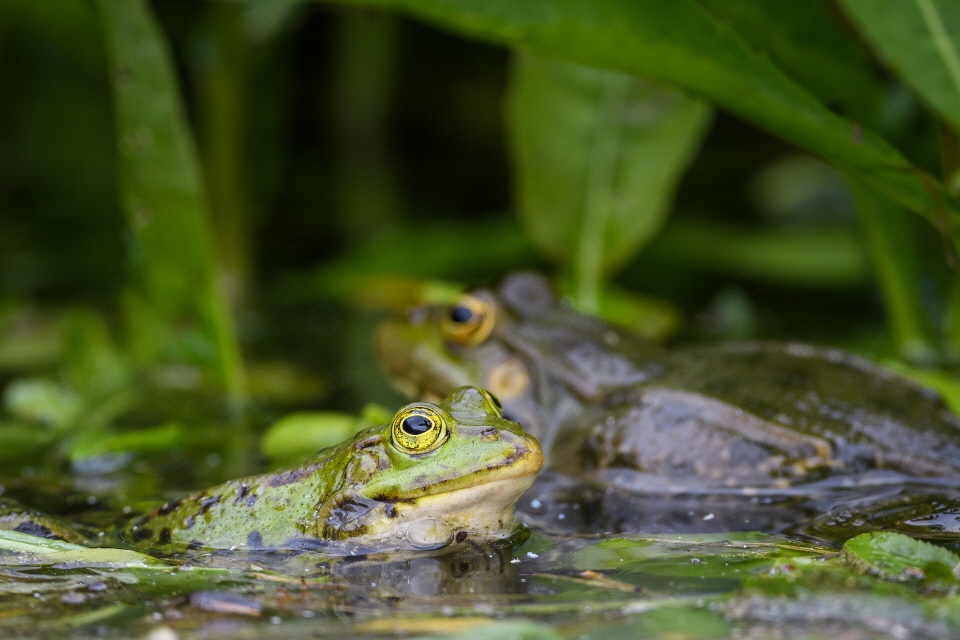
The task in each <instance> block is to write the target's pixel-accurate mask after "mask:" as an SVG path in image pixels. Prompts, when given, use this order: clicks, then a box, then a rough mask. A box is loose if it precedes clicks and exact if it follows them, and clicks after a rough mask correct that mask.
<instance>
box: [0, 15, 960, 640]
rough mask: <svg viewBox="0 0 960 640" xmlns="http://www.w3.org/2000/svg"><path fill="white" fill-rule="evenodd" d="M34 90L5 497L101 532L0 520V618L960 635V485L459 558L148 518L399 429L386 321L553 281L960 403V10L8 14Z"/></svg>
mask: <svg viewBox="0 0 960 640" xmlns="http://www.w3.org/2000/svg"><path fill="white" fill-rule="evenodd" d="M0 77H2V78H3V79H4V82H3V84H4V91H2V92H0V114H2V117H0V393H2V412H0V463H2V464H0V491H2V496H3V498H2V500H3V501H4V502H5V503H6V501H7V500H10V501H11V502H10V504H14V505H16V504H22V505H27V508H28V509H30V510H34V509H36V510H41V511H43V512H45V513H48V514H52V517H53V518H55V519H59V521H61V522H63V523H67V522H69V523H71V524H73V525H74V526H76V527H78V528H79V530H80V531H82V532H84V534H85V536H86V537H85V538H78V539H76V540H70V541H55V540H48V539H44V538H39V537H36V536H30V535H27V534H25V533H22V532H16V531H0V593H3V594H4V597H3V601H2V604H0V633H3V634H8V635H11V636H17V637H28V636H30V635H35V636H38V637H39V636H48V635H58V634H66V633H68V632H69V633H77V634H80V635H90V636H98V637H104V636H106V637H126V636H137V637H149V638H152V639H153V640H161V639H166V638H176V637H184V638H186V637H231V638H232V637H269V636H273V635H276V636H278V637H298V636H304V637H308V636H309V637H313V636H317V635H327V634H334V633H337V634H342V635H346V634H350V635H356V636H369V637H381V636H387V637H389V636H394V635H397V634H398V633H399V634H406V635H410V636H424V637H440V636H442V637H449V636H455V637H460V638H501V637H516V638H558V637H576V638H617V637H624V636H625V635H627V634H629V635H632V636H635V637H662V636H667V635H669V636H670V637H677V638H705V637H718V638H723V637H767V636H769V635H771V634H776V635H778V636H779V637H836V636H837V635H838V634H840V633H844V634H847V635H846V636H845V637H854V638H859V637H893V638H905V637H917V638H922V637H931V638H934V637H945V636H948V635H955V634H957V633H960V631H958V627H960V604H958V603H960V601H958V600H957V596H956V593H957V588H958V586H960V583H958V581H960V569H958V567H960V558H958V557H957V555H956V552H957V551H958V550H960V544H958V542H960V539H958V537H957V536H958V532H960V525H958V521H960V515H958V514H960V497H958V496H956V495H954V494H955V493H956V490H955V488H953V487H950V488H949V489H950V490H949V491H946V492H945V493H944V492H941V493H938V494H937V497H936V498H935V499H934V498H930V499H926V498H924V497H923V496H921V497H920V498H917V496H912V497H911V498H910V500H908V501H907V502H906V503H904V504H901V505H899V506H891V507H889V509H888V510H887V511H885V512H883V513H876V512H866V513H858V512H856V509H853V510H852V511H851V512H850V513H846V512H844V513H840V514H834V515H838V517H835V518H833V519H831V520H819V521H815V524H814V525H812V526H811V527H810V528H807V529H802V528H801V529H796V530H789V528H778V527H774V526H769V527H759V530H758V531H756V532H744V531H735V532H729V531H719V532H718V531H717V530H716V529H710V531H711V532H709V533H704V532H703V530H700V531H690V532H669V533H664V532H654V531H636V532H634V533H630V534H618V535H616V536H609V535H607V536H604V535H588V536H570V535H565V534H559V533H550V530H549V529H548V528H542V527H541V528H538V526H537V523H536V519H534V520H531V527H532V532H530V533H529V534H528V535H526V536H525V537H523V539H522V540H515V541H513V542H514V544H496V545H489V546H488V545H478V546H476V547H474V548H469V549H467V550H460V551H457V552H455V553H442V552H438V553H421V554H412V553H411V554H382V555H380V556H376V555H374V556H367V557H360V558H328V557H323V556H317V555H314V554H293V553H276V552H274V553H268V552H257V553H223V552H218V553H210V552H202V551H199V550H194V551H188V552H183V553H173V554H162V553H151V554H150V555H146V554H144V553H143V552H142V551H143V550H142V549H140V550H136V549H133V548H131V547H130V546H129V545H125V544H124V543H123V541H121V540H119V539H118V538H117V537H116V535H115V531H116V529H117V528H118V527H119V526H121V525H122V524H123V523H124V522H126V521H127V520H128V519H129V518H130V517H131V514H138V513H143V512H145V511H147V510H149V509H150V508H153V507H156V506H158V505H160V504H163V502H164V501H165V500H166V499H169V498H172V497H176V496H181V495H183V494H184V493H185V492H187V491H190V490H196V489H199V488H202V487H207V486H212V485H215V484H218V483H220V482H223V481H225V480H228V479H231V478H236V477H240V476H243V475H247V474H253V473H261V472H265V471H268V470H271V469H275V468H278V467H281V466H283V465H286V464H290V463H291V462H294V461H296V460H298V459H300V458H302V457H303V456H305V455H308V454H310V453H312V452H314V451H316V450H317V449H319V448H322V447H325V446H328V445H331V444H334V443H336V442H339V441H341V440H342V439H344V438H346V437H348V436H350V435H352V434H353V433H355V432H356V431H358V430H360V429H362V428H364V427H366V426H370V425H374V424H379V423H382V422H384V421H386V420H389V419H390V416H392V415H393V412H394V410H395V409H396V408H397V407H398V406H399V405H400V404H401V403H402V399H401V397H400V396H399V395H398V394H397V393H396V392H394V391H392V390H391V388H390V385H389V382H388V380H387V378H386V376H385V375H384V374H383V373H382V371H381V370H380V368H379V366H378V364H377V363H376V361H375V358H374V355H373V351H372V348H371V343H372V336H373V331H374V327H375V326H376V323H377V321H378V319H379V318H380V317H381V316H382V315H383V314H384V313H386V312H395V311H397V310H401V309H405V308H407V307H408V306H410V305H413V304H418V303H423V302H446V301H449V300H452V299H454V298H455V297H456V296H457V295H458V294H459V293H460V292H461V291H463V290H464V289H465V288H467V287H469V286H471V285H474V284H489V283H492V282H496V281H497V280H498V279H500V278H502V277H503V276H504V275H506V274H507V273H510V272H511V271H514V270H517V269H520V268H533V269H536V270H539V271H541V272H543V273H547V274H550V275H551V277H552V278H553V279H554V281H555V283H556V285H557V287H558V288H559V289H560V290H561V291H562V292H563V294H564V296H565V301H566V303H567V304H569V305H570V306H572V307H574V308H576V309H579V310H581V311H584V312H588V313H593V314H598V315H600V316H602V317H604V318H605V319H607V320H609V321H611V322H615V323H617V324H619V325H621V326H624V327H628V328H630V329H631V330H633V331H636V332H638V333H640V334H641V335H643V336H645V337H647V338H649V339H651V340H654V341H657V342H663V343H667V344H670V345H684V344H692V343H700V342H716V341H728V340H743V339H768V338H772V339H778V340H800V341H805V342H814V343H820V344H827V345H831V346H836V347H842V348H844V349H848V350H851V351H853V352H856V353H859V354H863V355H866V356H868V357H871V358H873V359H875V360H877V361H879V362H881V363H882V364H883V365H884V366H886V367H888V368H890V369H892V370H894V371H897V372H899V373H901V374H903V375H906V376H909V377H911V378H913V379H915V380H917V381H919V382H921V383H923V384H926V385H929V386H930V387H932V388H934V389H936V390H937V391H939V392H940V393H941V394H942V395H943V396H944V398H945V400H946V401H947V402H948V404H949V405H950V406H951V407H952V408H953V409H954V410H958V409H960V378H958V377H957V376H958V373H957V372H958V362H960V360H958V359H960V286H958V285H960V274H958V272H957V269H958V265H960V258H958V255H957V247H958V242H960V231H958V229H960V199H958V197H957V193H958V190H960V135H958V129H960V5H958V4H956V3H955V2H953V1H952V0H885V1H884V2H872V3H868V2H863V1H860V0H808V1H806V2H802V3H800V2H795V3H786V2H775V1H772V0H722V1H721V0H671V1H670V2H659V1H657V0H591V1H590V2H579V1H578V0H510V1H501V0H339V1H335V2H306V1H305V0H238V1H213V0H210V1H205V2H194V1H190V0H159V1H155V2H152V3H151V2H147V1H146V0H89V1H88V0H44V1H43V2H37V1H36V0H4V1H3V2H2V3H0ZM951 491H952V492H953V493H951ZM687 499H688V500H689V497H688V498H687ZM694 502H696V501H694ZM756 502H757V501H755V502H754V504H753V505H751V506H748V507H746V508H747V509H753V508H756ZM654 504H655V503H654ZM674 506H676V505H674ZM690 506H691V513H693V509H694V507H696V508H697V509H700V507H701V506H702V507H703V509H702V511H703V512H704V513H703V515H700V511H699V510H698V511H696V518H697V520H698V521H700V522H709V521H710V519H712V518H713V517H714V514H713V512H712V511H709V509H708V508H707V507H706V506H705V505H702V504H701V505H698V504H691V505H690ZM790 506H791V505H790V504H789V503H787V504H786V505H785V508H788V509H789V508H790ZM19 508H20V507H15V508H14V510H16V509H19ZM557 509H559V507H558V506H557V505H547V512H548V513H549V514H550V515H551V516H553V515H556V513H557ZM718 516H719V512H718ZM861 519H867V520H870V521H871V522H872V524H873V525H874V526H873V527H871V528H874V529H888V530H887V531H874V532H870V533H860V531H858V530H857V526H856V525H854V524H853V523H854V522H858V521H861ZM722 522H724V521H723V520H722V519H721V518H718V519H717V520H716V521H715V522H714V524H719V523H722ZM904 523H906V524H904ZM857 534H859V535H857ZM905 534H910V536H912V537H910V536H908V535H905ZM919 538H923V540H920V539H919ZM931 543H935V544H931Z"/></svg>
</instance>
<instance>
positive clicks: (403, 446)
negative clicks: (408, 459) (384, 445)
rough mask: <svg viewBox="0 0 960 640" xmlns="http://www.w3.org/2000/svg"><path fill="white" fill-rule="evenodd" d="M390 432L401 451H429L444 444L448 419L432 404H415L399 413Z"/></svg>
mask: <svg viewBox="0 0 960 640" xmlns="http://www.w3.org/2000/svg"><path fill="white" fill-rule="evenodd" d="M390 432H391V434H392V436H393V444H394V445H395V446H396V447H397V448H398V449H400V450H401V451H405V452H407V453H427V452H429V451H433V450H434V449H436V448H437V447H439V446H440V445H441V444H443V442H444V440H445V439H446V436H447V421H446V420H444V418H443V416H441V415H440V413H439V412H438V411H437V410H436V409H433V408H432V407H430V406H427V405H413V406H410V407H406V408H404V409H401V410H400V411H399V412H398V413H397V415H396V416H395V417H394V418H393V425H392V426H391V429H390Z"/></svg>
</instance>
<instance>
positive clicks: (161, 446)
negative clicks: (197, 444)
mask: <svg viewBox="0 0 960 640" xmlns="http://www.w3.org/2000/svg"><path fill="white" fill-rule="evenodd" d="M185 441H186V430H185V429H184V427H183V426H182V425H180V424H176V423H171V424H165V425H162V426H159V427H147V428H144V429H137V430H135V431H126V432H122V433H102V432H101V433H97V432H94V433H87V434H84V435H81V436H80V437H79V438H77V439H76V440H75V441H74V443H73V445H72V446H71V448H70V459H71V460H72V461H74V462H77V461H79V460H85V459H88V458H93V457H96V456H102V455H108V454H120V453H140V454H151V453H162V452H164V451H169V450H171V449H175V448H177V447H180V446H182V445H183V444H184V442H185Z"/></svg>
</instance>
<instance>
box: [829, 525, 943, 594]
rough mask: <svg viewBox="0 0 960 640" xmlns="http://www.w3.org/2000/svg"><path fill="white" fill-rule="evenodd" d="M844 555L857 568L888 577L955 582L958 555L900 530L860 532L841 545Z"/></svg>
mask: <svg viewBox="0 0 960 640" xmlns="http://www.w3.org/2000/svg"><path fill="white" fill-rule="evenodd" d="M843 558H844V560H845V561H846V562H847V563H849V564H850V565H852V566H853V567H854V568H855V569H857V570H859V571H865V572H869V573H875V574H877V575H879V576H881V577H883V578H887V579H891V580H918V579H925V578H929V579H931V580H933V581H937V582H941V581H946V582H949V583H951V584H958V583H960V580H958V578H957V572H958V571H960V556H957V554H955V553H953V552H952V551H949V550H947V549H944V548H943V547H938V546H936V545H933V544H930V543H929V542H923V541H921V540H914V539H913V538H911V537H909V536H905V535H903V534H902V533H894V532H890V531H880V532H873V533H863V534H860V535H859V536H857V537H855V538H853V539H851V540H847V542H846V543H845V544H844V545H843Z"/></svg>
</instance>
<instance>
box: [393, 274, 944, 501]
mask: <svg viewBox="0 0 960 640" xmlns="http://www.w3.org/2000/svg"><path fill="white" fill-rule="evenodd" d="M475 295H476V297H479V298H481V299H485V300H487V301H489V302H492V303H493V304H494V305H495V307H496V323H495V325H494V328H493V330H492V333H491V334H490V336H489V337H488V338H487V339H486V340H485V341H484V342H482V343H481V344H479V345H477V346H472V347H465V346H456V345H452V344H448V343H447V342H446V341H445V340H444V337H443V335H442V332H441V330H440V323H439V317H440V314H443V313H448V312H449V311H448V310H447V309H437V308H432V309H426V308H424V309H420V310H417V311H415V312H413V313H411V314H410V315H409V316H408V317H407V318H406V319H404V320H402V321H392V322H389V323H386V324H385V325H383V326H382V327H381V329H380V332H379V336H378V341H379V345H378V346H379V351H380V355H381V358H382V360H383V362H384V363H385V365H386V366H387V368H388V370H389V371H390V372H391V373H392V374H393V375H394V376H395V377H396V378H397V380H398V382H399V384H398V387H399V388H401V390H406V391H408V392H413V393H416V394H443V393H445V392H446V391H447V390H448V389H449V388H450V387H451V386H457V385H461V384H478V385H482V386H484V387H485V388H487V389H488V390H490V391H491V392H493V393H495V394H497V395H498V397H499V398H500V400H501V401H502V403H503V406H504V411H505V414H506V415H507V416H510V417H513V418H515V419H517V420H519V421H520V422H522V423H523V425H524V426H525V427H526V428H527V429H528V430H530V431H531V433H533V434H534V435H535V436H536V437H537V438H539V440H540V442H541V444H542V445H543V448H544V451H545V452H546V454H547V459H548V466H555V467H557V468H561V469H563V470H564V471H569V470H574V469H579V470H593V471H594V472H595V473H596V474H600V475H602V476H603V477H607V478H610V477H611V473H613V472H614V471H617V470H619V471H618V472H629V474H630V475H629V477H628V476H624V475H623V474H622V473H621V475H620V476H618V478H619V480H618V481H624V482H629V483H630V484H631V485H632V486H639V487H650V488H654V489H657V490H663V489H664V488H667V489H669V490H671V491H680V490H683V489H684V488H690V489H698V488H703V487H705V486H707V487H709V486H713V487H717V486H719V487H745V486H764V485H766V486H772V487H778V486H779V487H785V486H788V485H794V484H796V483H798V482H805V481H813V480H819V479H823V478H826V477H834V476H836V477H840V476H853V475H858V477H859V474H863V473H864V472H868V471H870V472H884V473H885V472H887V471H892V472H895V473H898V474H903V475H906V476H911V477H916V478H921V477H922V478H933V477H939V478H951V479H955V478H960V420H958V419H957V417H956V416H954V415H953V414H952V413H951V412H950V411H948V410H947V409H946V408H945V406H944V405H943V403H942V402H941V400H940V399H939V398H938V397H937V396H936V395H935V394H934V393H932V392H931V391H929V390H927V389H925V388H922V387H919V386H917V385H915V384H913V383H912V382H910V381H908V380H906V379H904V378H902V377H900V376H898V375H896V374H893V373H891V372H889V371H887V370H884V369H882V368H880V367H878V366H877V365H875V364H873V363H871V362H869V361H867V360H865V359H863V358H860V357H858V356H854V355H852V354H849V353H845V352H842V351H839V350H834V349H824V348H817V347H810V346H807V345H800V344H778V343H740V344H730V345H722V346H716V347H694V348H688V349H682V350H675V351H669V350H666V349H663V348H661V347H658V346H656V345H653V344H651V343H649V342H646V341H644V340H642V339H641V338H639V337H637V336H635V335H633V334H631V333H629V332H627V331H624V330H621V329H618V328H616V327H614V326H612V325H610V324H608V323H606V322H604V321H602V320H600V319H598V318H594V317H591V316H586V315H583V314H580V313H576V312H574V311H571V310H569V309H566V308H564V307H563V306H562V305H561V304H560V303H559V301H558V300H557V298H556V297H555V296H554V294H553V293H552V291H551V290H550V287H549V284H548V283H546V281H545V280H544V279H543V278H541V277H539V276H536V275H535V274H526V273H524V274H515V275H514V276H511V277H510V278H508V279H506V280H505V281H504V282H503V283H502V284H501V286H500V287H499V288H497V289H496V290H480V291H478V292H476V293H475ZM504 363H510V367H511V369H510V370H511V371H513V372H514V374H513V375H512V377H511V379H512V380H513V381H516V380H524V379H526V384H505V383H504V377H503V376H502V375H499V376H498V375H497V372H498V371H500V372H502V371H503V365H504ZM518 371H519V372H520V373H519V374H517V373H516V372H518ZM604 474H605V475H604ZM624 478H627V479H626V480H624Z"/></svg>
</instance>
